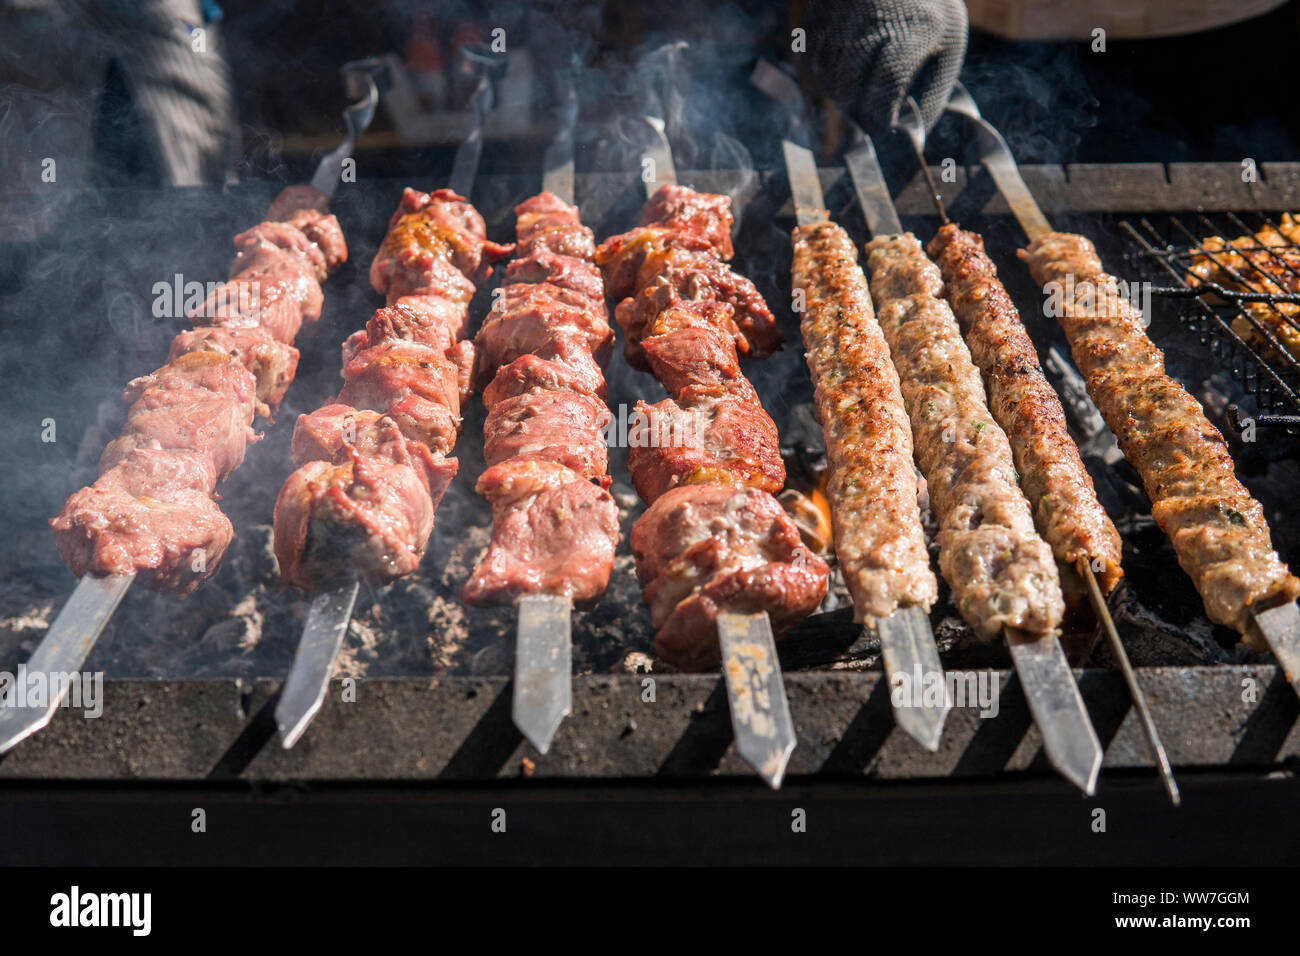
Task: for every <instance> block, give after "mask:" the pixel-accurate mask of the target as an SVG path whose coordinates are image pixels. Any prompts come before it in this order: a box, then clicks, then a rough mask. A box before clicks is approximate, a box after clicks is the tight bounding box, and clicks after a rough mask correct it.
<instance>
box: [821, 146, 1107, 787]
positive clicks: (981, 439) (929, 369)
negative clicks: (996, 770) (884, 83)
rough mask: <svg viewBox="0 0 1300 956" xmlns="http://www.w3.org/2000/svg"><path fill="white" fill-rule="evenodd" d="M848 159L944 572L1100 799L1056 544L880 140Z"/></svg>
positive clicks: (1049, 741)
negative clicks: (905, 215) (882, 157)
mask: <svg viewBox="0 0 1300 956" xmlns="http://www.w3.org/2000/svg"><path fill="white" fill-rule="evenodd" d="M845 160H846V163H847V164H848V167H849V172H850V175H851V176H852V178H853V181H854V185H855V186H856V187H857V189H858V195H859V200H860V201H861V202H862V206H863V211H864V212H865V214H866V217H867V222H868V225H869V226H870V228H871V232H872V234H873V236H874V238H873V239H872V240H871V242H869V243H868V244H867V246H866V252H867V271H868V273H869V274H870V277H871V283H870V286H871V296H872V299H873V300H874V301H875V304H876V314H877V316H878V317H879V319H880V325H881V328H882V330H883V331H884V334H885V339H886V341H888V342H889V350H890V355H891V357H892V358H893V362H894V365H895V367H896V368H897V369H898V374H899V379H900V381H901V383H902V391H903V397H904V399H905V401H906V403H907V410H908V417H909V418H910V420H911V423H912V433H913V438H914V441H915V445H916V457H917V461H918V463H919V464H920V466H921V471H922V472H923V473H924V474H925V477H926V481H927V484H928V486H929V491H930V500H931V502H932V504H933V505H934V508H935V512H936V514H937V515H938V517H939V534H938V538H937V540H938V544H939V568H940V570H941V572H942V573H943V576H944V578H945V580H947V581H948V583H949V585H950V586H951V588H952V595H953V601H954V602H955V603H956V604H957V609H958V611H960V612H961V615H962V617H963V618H964V619H965V620H966V622H967V624H969V625H970V626H971V628H972V629H973V630H974V631H975V633H976V634H977V635H978V636H979V637H981V638H984V639H989V638H992V637H993V636H995V635H996V634H997V633H998V632H999V631H1000V632H1001V633H1002V634H1003V635H1004V636H1005V638H1006V641H1007V646H1008V648H1009V650H1010V652H1011V659H1012V662H1013V663H1014V664H1015V667H1016V673H1017V674H1018V675H1019V677H1020V682H1021V685H1022V686H1023V688H1024V692H1025V699H1026V701H1027V702H1028V704H1029V709H1030V712H1031V713H1032V714H1033V717H1034V722H1035V723H1036V724H1037V725H1038V729H1039V732H1040V733H1041V734H1042V737H1043V750H1044V752H1045V753H1046V754H1047V759H1048V760H1049V761H1050V762H1051V764H1052V765H1053V766H1054V767H1056V769H1057V770H1058V771H1060V773H1061V774H1062V775H1063V776H1064V777H1065V778H1066V779H1068V780H1070V781H1071V782H1072V783H1074V784H1075V785H1076V786H1078V787H1079V788H1080V789H1081V790H1083V791H1084V792H1085V793H1087V794H1091V793H1092V792H1093V791H1094V789H1095V788H1096V782H1097V773H1098V771H1099V770H1100V768H1101V759H1102V750H1101V744H1100V742H1099V741H1098V739H1097V734H1096V731H1095V730H1093V727H1092V723H1091V721H1090V720H1089V718H1088V712H1087V709H1086V708H1085V707H1084V704H1083V699H1082V697H1081V696H1080V695H1079V689H1078V686H1077V685H1076V684H1075V681H1074V675H1073V674H1072V673H1071V672H1070V666H1069V663H1068V661H1067V660H1066V658H1065V653H1064V651H1062V649H1061V645H1060V642H1059V641H1058V640H1057V635H1056V630H1057V627H1058V625H1059V624H1060V620H1061V616H1062V613H1063V611H1064V599H1063V597H1062V595H1061V586H1060V578H1059V576H1058V574H1057V569H1056V562H1055V560H1054V558H1053V555H1052V551H1051V548H1050V547H1049V546H1048V545H1047V543H1046V542H1045V541H1043V539H1042V538H1040V537H1039V536H1038V533H1037V531H1036V530H1035V529H1034V522H1033V517H1032V514H1031V512H1030V507H1029V502H1028V500H1026V498H1025V495H1024V493H1023V492H1022V491H1021V489H1020V485H1019V483H1018V482H1017V479H1016V469H1015V463H1014V460H1013V456H1012V452H1011V443H1010V441H1009V440H1008V438H1007V435H1006V433H1005V432H1004V431H1003V430H1002V428H1001V426H999V425H998V424H997V422H996V420H995V419H994V417H993V415H992V414H991V413H990V411H989V409H988V406H987V404H986V402H985V393H984V385H983V383H982V381H981V380H980V373H979V369H977V368H976V367H975V364H974V362H973V361H972V359H971V354H970V351H969V349H967V347H966V343H965V342H964V341H963V340H962V337H961V331H960V329H959V328H958V325H957V320H956V318H955V317H954V316H953V314H952V310H951V309H950V308H949V307H948V304H947V303H946V302H944V300H943V299H942V298H940V297H939V293H940V292H942V290H943V280H942V276H941V275H940V273H939V269H938V267H937V266H935V265H934V263H932V262H930V260H929V259H927V258H926V256H925V250H924V249H922V247H921V244H920V242H919V241H918V240H917V239H916V237H915V236H913V235H912V234H911V233H903V232H902V226H901V224H900V223H899V221H898V214H897V213H896V212H895V211H894V208H893V204H892V202H890V200H889V193H888V189H887V187H886V186H885V182H884V177H883V175H882V173H881V171H880V166H879V163H878V162H877V160H876V156H875V150H874V148H873V147H872V145H871V141H870V139H867V140H866V142H865V144H864V145H863V146H861V147H858V148H857V149H855V150H853V151H852V152H850V153H849V154H848V155H847V156H846V157H845Z"/></svg>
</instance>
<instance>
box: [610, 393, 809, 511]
mask: <svg viewBox="0 0 1300 956" xmlns="http://www.w3.org/2000/svg"><path fill="white" fill-rule="evenodd" d="M751 387H752V386H751ZM636 411H637V420H636V422H635V424H634V425H633V427H632V429H631V430H630V431H629V432H628V445H629V449H628V455H627V469H628V471H629V472H630V473H631V475H632V483H633V484H634V485H636V490H637V494H638V495H640V496H641V499H642V500H643V501H645V502H646V503H648V504H652V503H654V502H655V501H656V500H657V499H658V498H659V497H661V496H662V495H664V494H665V493H667V492H668V491H669V490H670V489H672V488H676V487H677V486H678V485H701V484H720V485H740V486H744V487H749V488H760V489H762V490H764V491H766V492H768V493H769V494H776V492H778V491H780V490H781V488H782V486H783V485H784V484H785V463H784V462H783V461H782V460H781V449H780V437H779V436H778V434H777V430H776V425H774V424H773V422H772V419H771V417H770V416H769V415H768V414H767V412H765V411H764V410H763V406H762V405H759V404H758V403H757V402H756V401H752V400H747V399H744V398H737V397H736V396H735V395H734V394H732V393H730V392H728V391H722V390H718V389H715V388H712V387H709V386H691V387H690V388H687V389H685V390H684V391H683V393H682V395H681V396H680V403H679V402H678V401H674V400H673V399H671V398H668V399H664V401H662V402H659V403H658V404H655V405H646V404H645V403H644V402H638V403H637V407H636Z"/></svg>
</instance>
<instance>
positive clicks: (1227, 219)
mask: <svg viewBox="0 0 1300 956" xmlns="http://www.w3.org/2000/svg"><path fill="white" fill-rule="evenodd" d="M1120 228H1121V229H1122V230H1123V231H1124V232H1125V233H1126V234H1127V236H1128V238H1129V239H1130V240H1131V241H1132V243H1133V244H1134V246H1135V247H1136V250H1137V252H1138V258H1139V259H1140V260H1144V262H1145V264H1146V266H1147V270H1148V271H1149V272H1150V273H1151V274H1153V275H1154V277H1155V280H1156V282H1157V283H1159V282H1164V281H1166V280H1168V279H1172V280H1173V282H1174V283H1175V284H1173V285H1158V284H1157V285H1155V286H1153V288H1152V289H1151V290H1150V291H1151V293H1152V296H1153V297H1160V298H1165V299H1171V300H1182V301H1183V302H1184V303H1185V308H1183V309H1182V310H1181V311H1180V313H1179V318H1180V319H1181V320H1182V321H1183V322H1184V323H1185V324H1186V325H1187V326H1188V327H1189V329H1190V330H1191V331H1193V332H1196V333H1198V334H1199V335H1200V337H1201V341H1202V342H1203V343H1204V344H1206V345H1207V346H1208V347H1209V349H1210V350H1211V352H1212V354H1214V355H1215V356H1216V358H1217V359H1218V360H1219V361H1220V363H1221V364H1223V365H1225V366H1226V367H1228V368H1229V369H1230V370H1231V371H1232V372H1233V374H1234V375H1236V377H1237V378H1238V379H1239V380H1240V381H1241V382H1242V384H1243V385H1244V386H1245V388H1246V390H1247V391H1248V392H1249V393H1251V394H1252V395H1253V396H1254V398H1255V401H1256V403H1257V405H1258V413H1257V414H1256V415H1255V416H1254V417H1253V421H1254V422H1255V424H1256V425H1258V426H1274V427H1282V428H1285V429H1287V430H1288V431H1289V432H1291V433H1292V434H1300V219H1296V218H1293V217H1292V216H1291V215H1290V214H1284V215H1282V216H1281V217H1280V219H1277V220H1274V219H1273V218H1270V217H1269V216H1267V215H1264V214H1262V213H1243V214H1238V213H1235V212H1227V213H1220V214H1213V215H1211V214H1206V213H1190V214H1184V215H1170V216H1166V217H1163V218H1160V219H1155V218H1141V219H1135V220H1126V221H1123V222H1121V223H1120ZM1229 411H1230V415H1231V416H1232V420H1233V424H1234V425H1235V426H1236V427H1237V428H1238V430H1240V429H1241V428H1242V427H1243V425H1244V422H1243V419H1242V416H1241V413H1240V411H1239V410H1238V409H1237V407H1236V406H1233V407H1232V408H1231V409H1230V410H1229Z"/></svg>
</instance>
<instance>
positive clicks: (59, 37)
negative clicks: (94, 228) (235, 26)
mask: <svg viewBox="0 0 1300 956" xmlns="http://www.w3.org/2000/svg"><path fill="white" fill-rule="evenodd" d="M220 19H221V10H220V8H219V7H218V6H217V5H216V3H215V2H213V0H100V2H96V0H0V162H3V168H4V170H5V172H6V174H7V175H6V176H5V177H4V179H3V180H0V228H3V229H4V230H6V238H7V239H9V240H14V239H21V238H29V239H34V238H37V237H39V236H40V235H42V234H43V233H44V232H46V231H47V230H48V229H49V228H50V227H51V226H52V225H53V223H54V222H55V221H57V218H58V213H59V212H61V211H62V210H64V209H65V208H66V207H67V204H68V202H69V201H71V199H73V198H75V196H76V195H77V194H80V193H82V192H84V191H85V190H86V189H88V188H90V187H91V186H92V185H119V184H122V183H124V182H125V183H139V184H143V185H152V186H159V185H161V186H194V185H205V184H208V185H210V184H221V183H224V182H225V181H226V179H227V176H228V173H229V170H230V169H231V166H232V163H233V160H234V158H235V154H236V150H237V147H238V136H239V132H238V131H239V127H238V123H237V118H236V115H235V103H234V98H233V96H232V91H231V82H230V71H229V69H228V66H227V64H226V62H225V59H224V57H223V54H222V46H221V38H220V36H219V29H218V27H217V23H218V21H219V20H220ZM55 186H58V187H63V188H57V189H55V188H54V187H55Z"/></svg>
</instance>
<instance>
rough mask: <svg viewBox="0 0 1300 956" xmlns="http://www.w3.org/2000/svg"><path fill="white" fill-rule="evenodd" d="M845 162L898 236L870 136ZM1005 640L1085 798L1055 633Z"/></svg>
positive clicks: (1055, 760) (1048, 738)
mask: <svg viewBox="0 0 1300 956" xmlns="http://www.w3.org/2000/svg"><path fill="white" fill-rule="evenodd" d="M845 164H846V165H847V166H848V168H849V175H850V176H851V177H852V179H853V184H854V187H855V189H856V190H857V193H858V201H859V202H861V203H862V211H863V213H864V214H865V216H866V219H867V226H868V228H869V229H870V230H871V233H872V235H874V236H881V235H893V234H896V233H899V232H902V225H901V223H900V222H899V220H898V213H897V211H896V210H895V209H894V204H893V201H892V200H891V199H890V197H889V188H888V186H887V185H886V184H885V178H884V174H883V173H882V172H881V169H880V163H879V161H878V160H877V159H876V152H875V148H874V146H873V145H872V143H871V138H870V137H866V136H864V137H863V144H862V145H861V146H859V147H857V148H855V149H854V150H852V151H851V152H850V153H849V154H848V155H847V156H845ZM1005 636H1006V641H1007V648H1008V649H1009V651H1010V653H1011V661H1012V663H1013V664H1014V665H1015V668H1016V674H1017V675H1018V676H1019V677H1020V684H1021V686H1022V687H1023V688H1024V693H1025V700H1026V702H1027V703H1028V704H1029V711H1030V713H1031V714H1032V715H1033V717H1034V723H1035V724H1037V725H1038V730H1039V732H1040V733H1041V734H1042V736H1043V752H1044V753H1045V754H1046V755H1047V759H1048V761H1049V762H1050V763H1051V764H1052V766H1053V767H1055V768H1056V770H1057V771H1058V772H1059V773H1060V774H1061V775H1062V776H1063V777H1065V778H1066V779H1067V780H1069V781H1070V782H1071V783H1073V784H1075V786H1077V787H1079V789H1081V790H1082V791H1083V792H1084V793H1086V794H1089V795H1091V794H1092V793H1093V791H1094V790H1095V789H1096V786H1097V773H1098V772H1099V770H1100V769H1101V758H1102V750H1101V742H1100V741H1099V740H1098V739H1097V732H1096V730H1094V729H1093V726H1092V721H1091V720H1090V719H1089V718H1088V710H1087V708H1086V707H1084V704H1083V698H1082V697H1081V696H1080V694H1079V687H1078V685H1077V684H1076V683H1075V680H1074V675H1073V673H1071V671H1070V663H1069V661H1068V660H1066V657H1065V652H1064V651H1063V650H1062V649H1061V645H1060V642H1059V641H1058V640H1057V639H1056V637H1055V635H1047V636H1045V637H1039V636H1036V635H1029V634H1024V633H1021V632H1019V631H1016V630H1013V629H1010V628H1008V629H1007V630H1006V631H1005Z"/></svg>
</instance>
